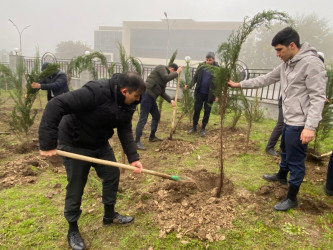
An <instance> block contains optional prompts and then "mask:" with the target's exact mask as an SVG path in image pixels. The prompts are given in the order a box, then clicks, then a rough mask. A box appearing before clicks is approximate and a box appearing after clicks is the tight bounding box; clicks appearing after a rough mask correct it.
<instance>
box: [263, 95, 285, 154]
mask: <svg viewBox="0 0 333 250" xmlns="http://www.w3.org/2000/svg"><path fill="white" fill-rule="evenodd" d="M278 107H279V117H278V120H277V123H276V125H275V127H274V129H273V131H272V133H271V137H270V138H269V140H268V143H267V146H266V150H269V149H274V147H275V145H276V143H277V141H278V140H279V137H280V136H281V134H282V128H283V111H282V98H281V97H280V98H279V103H278Z"/></svg>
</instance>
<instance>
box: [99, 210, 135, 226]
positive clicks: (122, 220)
mask: <svg viewBox="0 0 333 250" xmlns="http://www.w3.org/2000/svg"><path fill="white" fill-rule="evenodd" d="M133 221H134V217H132V216H123V215H120V214H118V213H116V214H115V216H114V217H113V218H111V219H110V218H106V217H103V224H104V225H111V224H120V225H125V224H130V223H132V222H133Z"/></svg>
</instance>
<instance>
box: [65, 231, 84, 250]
mask: <svg viewBox="0 0 333 250" xmlns="http://www.w3.org/2000/svg"><path fill="white" fill-rule="evenodd" d="M67 240H68V245H69V247H70V248H72V249H75V250H81V249H86V245H85V244H84V241H83V239H82V238H81V235H80V232H79V231H72V232H68V234H67Z"/></svg>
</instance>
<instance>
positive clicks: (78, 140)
mask: <svg viewBox="0 0 333 250" xmlns="http://www.w3.org/2000/svg"><path fill="white" fill-rule="evenodd" d="M115 84H116V80H114V78H112V79H109V80H99V81H91V82H88V83H87V84H85V85H84V86H83V87H82V88H80V89H77V90H75V91H72V92H68V93H65V94H63V95H60V96H57V97H55V98H53V99H52V100H51V101H49V102H48V103H47V105H46V108H45V111H44V114H43V117H42V120H41V123H40V126H39V143H40V149H41V150H44V151H46V150H51V149H55V148H56V147H57V139H58V138H59V143H60V144H65V145H69V146H73V147H80V148H87V149H98V148H99V147H103V146H105V145H107V144H108V140H109V139H110V138H111V137H112V136H113V134H114V131H113V129H114V128H117V132H118V137H119V139H120V142H121V144H122V147H123V149H124V152H125V154H126V155H127V158H128V161H129V162H130V163H131V162H133V161H137V160H139V155H138V154H137V151H136V145H135V143H134V139H133V133H132V116H133V113H134V111H135V108H136V104H134V105H126V104H124V96H123V95H122V94H121V93H120V91H119V90H118V89H117V87H115ZM115 88H116V89H117V90H116V93H117V94H115V91H114V90H115ZM60 121H61V122H60ZM59 124H60V125H59ZM58 127H59V129H58ZM58 130H59V131H58Z"/></svg>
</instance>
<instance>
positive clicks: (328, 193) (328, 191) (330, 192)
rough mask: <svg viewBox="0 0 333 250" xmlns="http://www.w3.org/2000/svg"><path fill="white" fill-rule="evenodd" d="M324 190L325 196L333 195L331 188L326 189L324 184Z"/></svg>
mask: <svg viewBox="0 0 333 250" xmlns="http://www.w3.org/2000/svg"><path fill="white" fill-rule="evenodd" d="M324 191H325V194H326V195H327V196H333V190H328V189H327V188H326V185H325V186H324Z"/></svg>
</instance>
